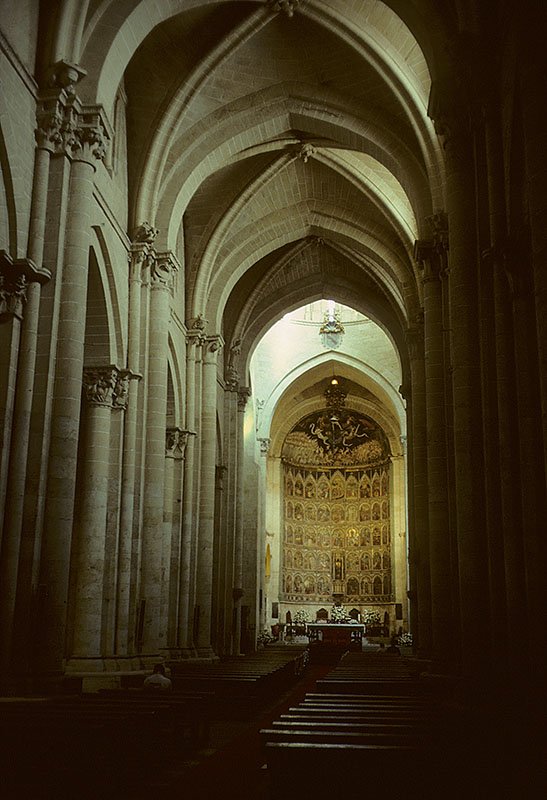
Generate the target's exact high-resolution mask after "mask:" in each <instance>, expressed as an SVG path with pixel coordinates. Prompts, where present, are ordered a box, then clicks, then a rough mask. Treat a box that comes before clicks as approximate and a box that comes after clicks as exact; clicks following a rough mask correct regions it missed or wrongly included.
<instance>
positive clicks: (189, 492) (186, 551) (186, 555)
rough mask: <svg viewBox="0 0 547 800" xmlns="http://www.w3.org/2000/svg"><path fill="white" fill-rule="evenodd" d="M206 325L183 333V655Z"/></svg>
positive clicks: (189, 636) (198, 323)
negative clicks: (199, 369) (199, 358)
mask: <svg viewBox="0 0 547 800" xmlns="http://www.w3.org/2000/svg"><path fill="white" fill-rule="evenodd" d="M204 327H205V323H204V321H203V320H202V319H201V317H197V318H196V319H193V320H190V321H189V322H188V325H187V336H186V427H187V429H188V433H189V438H188V441H187V444H186V454H185V462H184V494H183V498H182V541H181V568H180V569H181V572H180V588H179V648H180V652H181V656H182V657H183V658H192V657H194V656H195V655H196V649H195V643H194V632H193V631H194V628H193V618H194V617H193V613H194V589H195V585H194V575H195V549H196V548H195V531H196V494H197V484H198V481H197V476H196V471H197V465H198V464H199V460H198V447H197V441H196V439H197V437H196V430H197V417H196V349H197V347H198V346H199V345H200V342H201V339H202V336H203V330H204Z"/></svg>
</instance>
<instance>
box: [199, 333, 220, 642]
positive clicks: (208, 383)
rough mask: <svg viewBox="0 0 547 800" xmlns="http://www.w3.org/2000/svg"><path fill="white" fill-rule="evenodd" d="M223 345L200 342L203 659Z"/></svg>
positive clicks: (208, 627)
mask: <svg viewBox="0 0 547 800" xmlns="http://www.w3.org/2000/svg"><path fill="white" fill-rule="evenodd" d="M223 344H224V342H223V339H222V337H221V336H207V337H206V338H205V340H204V343H203V383H202V403H201V469H200V495H199V519H198V539H197V578H196V606H197V607H198V609H199V619H198V625H197V629H198V632H197V641H196V645H197V651H198V655H199V656H200V657H202V658H212V657H213V656H214V653H213V649H212V647H211V601H212V591H213V544H214V519H215V514H214V512H215V508H214V506H215V466H216V464H215V461H216V444H217V425H216V420H217V357H218V352H219V350H220V348H221V347H222V345H223Z"/></svg>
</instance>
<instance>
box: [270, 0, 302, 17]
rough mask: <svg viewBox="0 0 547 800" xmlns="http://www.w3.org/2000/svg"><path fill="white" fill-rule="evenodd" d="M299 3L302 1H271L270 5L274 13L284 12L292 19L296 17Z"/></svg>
mask: <svg viewBox="0 0 547 800" xmlns="http://www.w3.org/2000/svg"><path fill="white" fill-rule="evenodd" d="M299 2H300V0H269V5H270V8H271V9H272V10H273V11H275V12H279V11H282V12H283V13H284V14H285V16H287V17H288V18H289V19H290V18H291V17H293V16H294V12H295V11H296V8H297V6H298V4H299Z"/></svg>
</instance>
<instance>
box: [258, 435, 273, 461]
mask: <svg viewBox="0 0 547 800" xmlns="http://www.w3.org/2000/svg"><path fill="white" fill-rule="evenodd" d="M258 441H259V443H260V455H261V456H267V455H268V453H269V451H270V444H271V441H272V440H271V439H268V438H267V437H263V438H261V439H259V440H258Z"/></svg>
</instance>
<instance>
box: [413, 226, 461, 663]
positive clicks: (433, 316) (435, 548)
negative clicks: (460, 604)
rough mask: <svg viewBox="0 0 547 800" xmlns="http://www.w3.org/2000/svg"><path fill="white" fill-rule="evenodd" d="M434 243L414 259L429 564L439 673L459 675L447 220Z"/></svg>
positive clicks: (418, 249)
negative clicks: (445, 303) (446, 322)
mask: <svg viewBox="0 0 547 800" xmlns="http://www.w3.org/2000/svg"><path fill="white" fill-rule="evenodd" d="M432 223H433V228H434V233H435V239H434V240H433V241H428V242H425V241H422V240H420V241H417V242H416V244H415V248H414V256H415V258H416V260H417V262H418V263H419V264H420V266H421V267H422V280H423V287H424V294H423V300H424V351H425V352H424V355H425V391H426V437H427V484H428V519H429V562H430V575H431V630H432V657H433V662H434V669H435V670H436V671H439V672H449V671H450V670H452V669H454V665H453V657H452V641H453V630H454V624H453V616H452V598H451V585H450V584H451V564H450V561H451V559H450V530H449V523H448V490H447V457H446V408H445V396H444V352H443V351H444V342H443V308H442V286H441V272H442V270H443V269H444V268H445V266H446V263H445V262H446V258H445V256H446V251H447V249H448V231H447V228H446V217H445V215H444V214H442V213H441V212H439V213H438V214H436V215H435V217H433V218H432Z"/></svg>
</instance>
